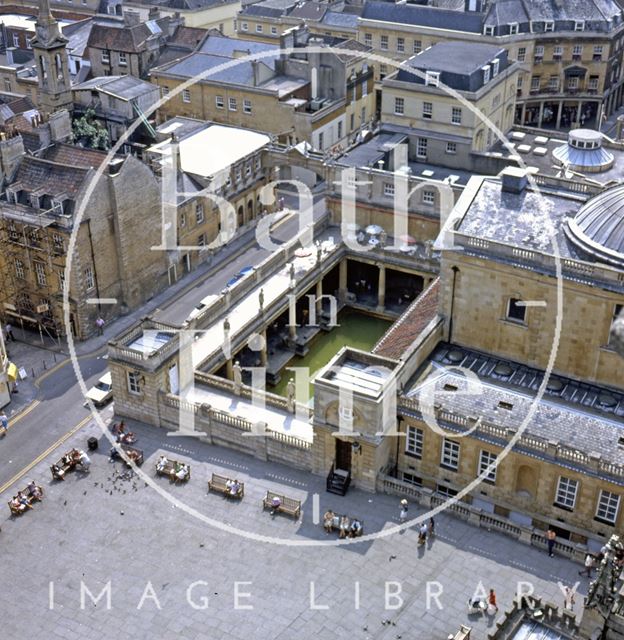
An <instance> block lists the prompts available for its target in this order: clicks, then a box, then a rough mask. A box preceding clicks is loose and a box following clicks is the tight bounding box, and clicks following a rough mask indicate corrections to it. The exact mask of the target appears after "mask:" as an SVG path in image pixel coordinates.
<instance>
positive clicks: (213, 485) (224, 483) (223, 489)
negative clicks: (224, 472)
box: [208, 473, 245, 500]
mask: <svg viewBox="0 0 624 640" xmlns="http://www.w3.org/2000/svg"><path fill="white" fill-rule="evenodd" d="M230 482H234V480H233V479H232V478H227V477H226V476H220V475H218V474H216V473H213V474H212V478H211V479H210V480H208V491H218V492H219V493H222V494H223V495H225V496H227V497H228V498H238V499H239V500H242V499H243V496H244V495H245V483H244V482H239V483H238V491H237V492H236V493H232V492H231V491H230V488H229V486H228V484H229V483H230Z"/></svg>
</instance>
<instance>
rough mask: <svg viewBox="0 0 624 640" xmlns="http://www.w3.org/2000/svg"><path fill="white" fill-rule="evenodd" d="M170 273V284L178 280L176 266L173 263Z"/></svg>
mask: <svg viewBox="0 0 624 640" xmlns="http://www.w3.org/2000/svg"><path fill="white" fill-rule="evenodd" d="M167 273H168V275H169V284H170V285H172V284H173V283H174V282H175V281H176V266H175V264H172V265H171V266H170V267H169V271H168V272H167Z"/></svg>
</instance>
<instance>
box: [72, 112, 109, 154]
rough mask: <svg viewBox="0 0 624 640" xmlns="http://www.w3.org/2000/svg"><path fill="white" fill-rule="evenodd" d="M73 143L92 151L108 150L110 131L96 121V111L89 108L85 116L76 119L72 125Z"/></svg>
mask: <svg viewBox="0 0 624 640" xmlns="http://www.w3.org/2000/svg"><path fill="white" fill-rule="evenodd" d="M72 141H73V142H74V143H76V144H81V145H83V146H85V147H90V148H91V149H108V148H109V147H110V139H109V137H108V131H107V130H106V129H105V128H104V127H103V126H102V124H101V123H100V122H99V121H98V120H96V118H95V111H94V110H93V108H91V107H89V108H88V109H87V110H86V112H85V114H84V115H83V116H81V117H80V118H76V119H75V120H74V122H73V125H72Z"/></svg>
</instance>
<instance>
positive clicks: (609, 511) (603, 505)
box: [596, 489, 620, 524]
mask: <svg viewBox="0 0 624 640" xmlns="http://www.w3.org/2000/svg"><path fill="white" fill-rule="evenodd" d="M619 508H620V496H619V495H618V494H617V493H611V492H610V491H605V490H604V489H603V490H602V491H601V492H600V497H599V498H598V508H597V509H596V520H602V521H603V522H606V523H608V524H615V521H616V520H617V515H618V511H619Z"/></svg>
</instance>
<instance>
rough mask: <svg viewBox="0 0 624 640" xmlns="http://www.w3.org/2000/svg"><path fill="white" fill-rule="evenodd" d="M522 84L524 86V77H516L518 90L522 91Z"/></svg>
mask: <svg viewBox="0 0 624 640" xmlns="http://www.w3.org/2000/svg"><path fill="white" fill-rule="evenodd" d="M523 84H524V76H518V82H517V83H516V86H517V87H518V89H522V85H523Z"/></svg>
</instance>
